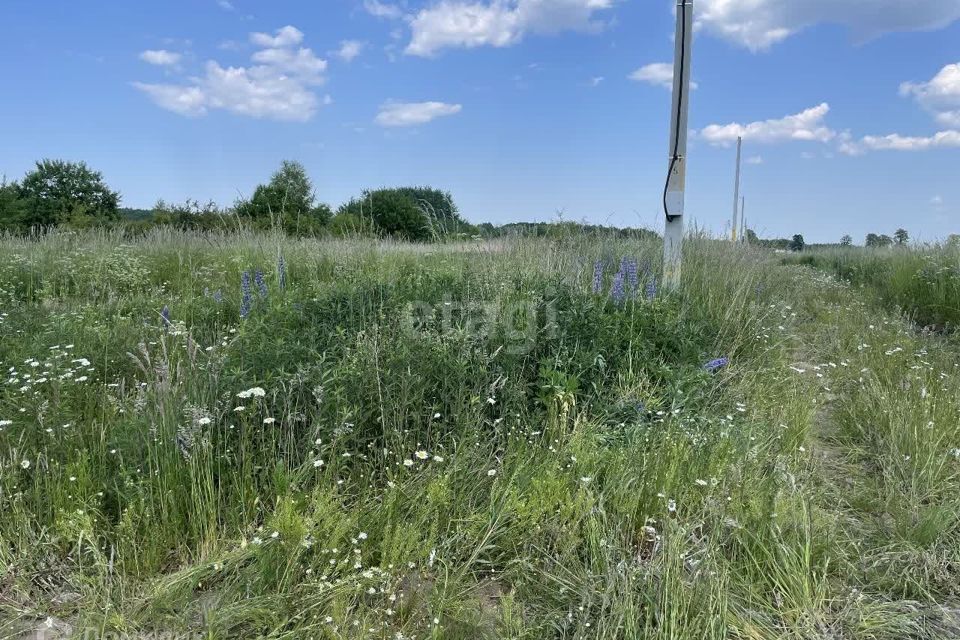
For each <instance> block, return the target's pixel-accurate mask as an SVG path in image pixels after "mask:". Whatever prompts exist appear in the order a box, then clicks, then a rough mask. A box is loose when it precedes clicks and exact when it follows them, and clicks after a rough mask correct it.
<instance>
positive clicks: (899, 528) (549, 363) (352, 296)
mask: <svg viewBox="0 0 960 640" xmlns="http://www.w3.org/2000/svg"><path fill="white" fill-rule="evenodd" d="M660 251H661V249H660V247H659V245H658V244H657V242H656V241H655V240H650V241H636V240H633V241H631V240H612V239H611V240H604V239H603V238H602V237H589V238H587V237H577V236H573V237H569V238H566V239H560V240H547V239H524V238H501V239H498V240H497V241H496V242H495V243H483V242H475V243H460V244H436V245H410V244H403V243H378V242H375V241H372V240H363V241H361V240H357V241H351V240H337V241H334V240H329V241H323V240H293V239H289V238H287V237H285V236H282V235H271V234H245V235H217V234H200V233H180V232H175V231H173V230H171V229H169V228H167V229H163V228H161V229H156V230H153V231H151V232H149V233H148V234H147V235H146V236H145V237H143V238H141V239H138V240H136V241H129V240H124V239H123V238H122V236H119V235H111V234H109V233H97V232H92V231H91V232H84V233H79V234H77V233H59V234H52V235H49V236H47V237H45V238H43V239H42V240H39V241H33V240H21V239H14V238H9V237H8V238H0V371H2V372H3V374H2V377H0V542H2V544H0V637H7V636H10V637H33V636H32V635H26V634H29V633H31V632H35V631H36V630H43V632H44V633H46V634H48V635H46V636H45V637H49V638H55V637H69V634H70V633H75V634H83V633H86V634H88V635H86V636H80V637H146V634H150V633H153V634H158V635H157V636H155V637H161V636H159V634H168V635H167V636H166V637H191V638H194V637H196V638H200V637H202V638H261V637H263V638H289V639H301V638H331V639H332V638H409V639H414V638H419V639H424V638H432V639H441V638H442V639H461V638H462V639H475V638H481V639H482V638H511V639H514V638H523V639H530V640H540V639H544V638H582V639H594V638H602V639H609V640H614V639H622V638H698V639H699V638H716V639H722V638H750V639H773V638H797V639H799V638H858V639H859V638H863V639H868V638H869V639H875V638H890V639H894V638H930V639H939V638H956V637H960V586H958V585H960V379H958V371H957V362H958V359H960V346H958V345H957V343H956V342H955V341H953V339H952V338H951V337H949V336H947V335H945V334H941V333H939V332H921V331H917V330H916V329H917V327H915V326H914V325H913V324H911V323H910V322H908V321H907V320H906V319H904V318H902V317H901V316H900V315H898V313H897V309H903V310H904V311H906V312H908V314H909V315H910V316H911V317H912V318H913V319H914V320H915V321H916V322H917V324H920V325H937V326H938V327H955V326H956V324H957V322H958V320H960V318H958V311H957V307H958V304H960V290H958V285H957V282H958V280H957V270H956V269H957V261H956V260H957V258H956V254H955V253H949V252H946V251H942V252H916V253H914V252H908V251H904V252H893V251H890V252H886V251H878V252H872V253H863V252H853V251H847V252H836V253H814V254H810V255H809V256H804V257H802V258H801V261H802V262H804V263H808V264H810V265H813V266H816V267H818V269H810V268H808V267H807V266H805V265H796V264H793V265H791V264H782V260H781V259H780V258H779V257H777V256H775V255H773V254H772V253H766V252H762V251H759V250H752V249H749V248H744V247H740V246H734V245H731V244H729V243H722V242H714V241H710V240H694V241H691V242H690V243H689V244H688V246H687V252H686V259H685V265H684V269H685V271H684V283H683V287H682V288H681V290H680V291H679V292H678V293H677V294H665V293H664V292H663V291H662V290H661V288H660V283H659V281H658V279H657V275H656V274H657V273H658V272H659V264H658V261H659V255H660ZM834 275H838V276H840V277H839V278H837V277H834ZM847 281H849V282H851V283H852V284H850V283H848V282H847ZM860 285H862V286H860ZM878 300H879V301H880V302H882V303H884V304H886V309H887V310H886V311H884V310H883V306H882V305H881V306H878V305H877V304H876V302H877V301H878ZM111 633H112V634H115V635H113V636H111V635H109V634H111ZM124 634H126V635H124ZM137 634H140V635H139V636H138V635H137ZM174 634H181V635H180V636H176V635H174Z"/></svg>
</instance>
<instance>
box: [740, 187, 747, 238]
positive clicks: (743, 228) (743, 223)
mask: <svg viewBox="0 0 960 640" xmlns="http://www.w3.org/2000/svg"><path fill="white" fill-rule="evenodd" d="M746 208H747V197H746V196H743V197H741V198H740V236H741V238H740V241H741V242H746V241H747V217H746V214H745V211H746Z"/></svg>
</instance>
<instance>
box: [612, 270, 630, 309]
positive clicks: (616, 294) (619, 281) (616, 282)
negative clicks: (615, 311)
mask: <svg viewBox="0 0 960 640" xmlns="http://www.w3.org/2000/svg"><path fill="white" fill-rule="evenodd" d="M610 297H611V298H613V301H614V302H616V303H617V304H623V301H624V300H625V299H626V297H627V291H626V289H625V288H624V277H623V272H622V271H618V272H617V274H616V275H615V276H613V286H611V287H610Z"/></svg>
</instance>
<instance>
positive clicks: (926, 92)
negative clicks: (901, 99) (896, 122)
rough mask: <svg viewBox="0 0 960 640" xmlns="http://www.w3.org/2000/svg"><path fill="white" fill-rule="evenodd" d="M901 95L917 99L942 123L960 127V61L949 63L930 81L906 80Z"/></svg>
mask: <svg viewBox="0 0 960 640" xmlns="http://www.w3.org/2000/svg"><path fill="white" fill-rule="evenodd" d="M900 95H902V96H908V97H913V98H914V99H916V101H917V102H918V103H919V104H920V105H921V106H922V107H923V108H924V109H926V110H928V111H930V112H931V113H933V114H934V117H935V118H936V120H937V122H939V123H940V124H941V125H943V126H945V127H955V128H960V62H958V63H956V64H948V65H947V66H945V67H944V68H943V69H941V70H940V71H939V72H938V73H937V75H935V76H934V77H933V78H932V79H930V80H929V81H928V82H904V83H903V84H901V85H900Z"/></svg>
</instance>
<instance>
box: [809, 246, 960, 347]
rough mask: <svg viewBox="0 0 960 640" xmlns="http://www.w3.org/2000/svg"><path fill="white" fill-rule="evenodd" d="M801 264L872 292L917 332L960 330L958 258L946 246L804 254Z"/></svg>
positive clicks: (826, 251) (837, 250) (959, 253)
mask: <svg viewBox="0 0 960 640" xmlns="http://www.w3.org/2000/svg"><path fill="white" fill-rule="evenodd" d="M803 262H804V263H805V264H808V265H810V266H814V267H817V268H819V269H822V270H824V271H827V272H829V273H832V274H834V275H836V276H837V277H839V278H841V279H843V280H846V281H848V282H851V283H853V284H856V285H859V286H863V287H866V288H868V289H869V290H871V291H872V292H873V293H874V294H875V295H876V296H877V298H878V299H879V301H880V303H881V304H883V305H884V306H886V307H887V308H889V309H891V310H895V309H900V310H902V311H904V312H905V313H906V314H907V315H908V316H909V317H910V318H911V319H912V320H913V321H914V322H916V323H917V324H918V325H920V326H921V327H929V328H931V329H935V330H943V329H947V328H954V329H955V328H956V327H958V326H960V252H958V251H957V248H956V247H951V246H950V245H949V244H948V245H945V246H943V247H920V248H915V249H912V250H905V251H896V252H876V251H869V250H865V249H857V248H846V249H834V250H823V251H817V252H814V253H808V254H806V255H805V256H804V258H803Z"/></svg>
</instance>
